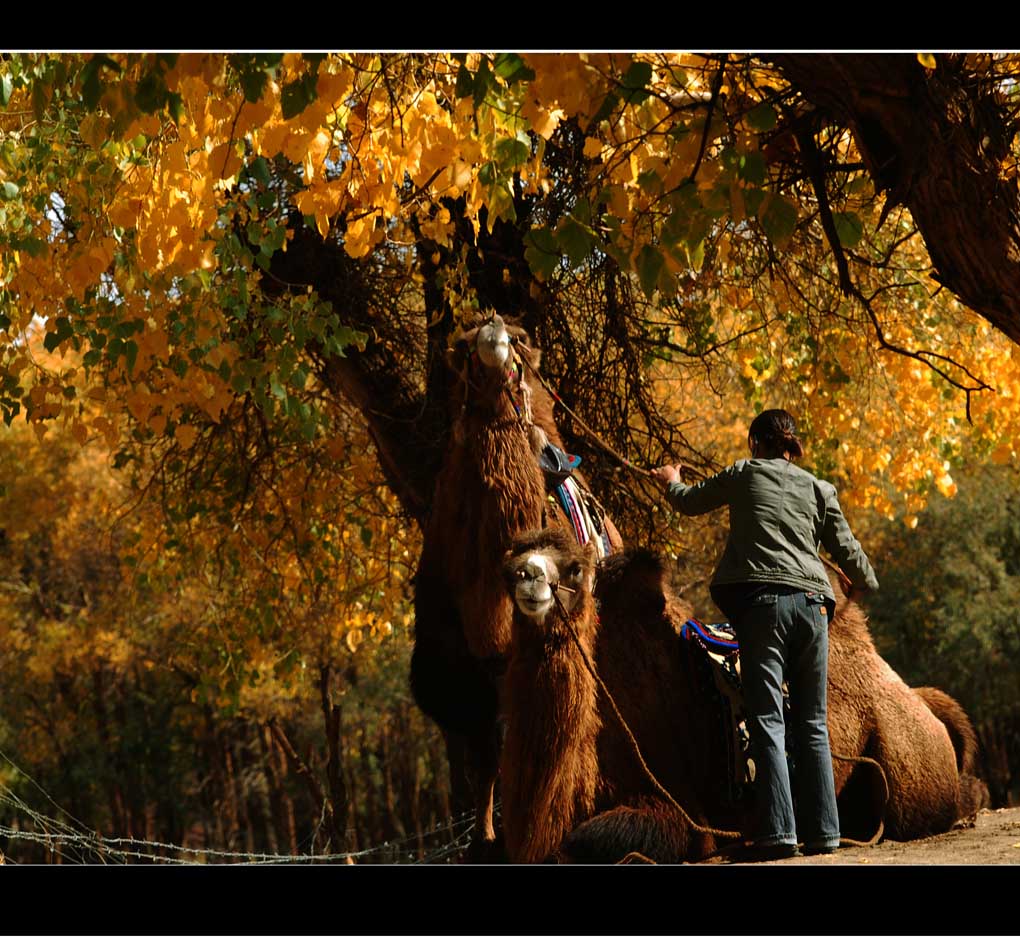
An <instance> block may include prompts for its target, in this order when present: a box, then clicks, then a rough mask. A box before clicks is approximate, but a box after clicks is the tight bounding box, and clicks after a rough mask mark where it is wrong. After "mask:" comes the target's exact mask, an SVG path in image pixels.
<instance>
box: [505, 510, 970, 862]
mask: <svg viewBox="0 0 1020 938" xmlns="http://www.w3.org/2000/svg"><path fill="white" fill-rule="evenodd" d="M594 572H595V564H594V557H593V555H592V552H591V551H590V550H585V549H583V548H580V547H579V546H578V545H577V544H576V543H574V542H573V541H571V540H570V539H569V538H567V537H564V536H563V534H562V533H561V532H558V531H556V530H548V531H535V532H530V533H528V534H527V535H524V536H522V537H520V538H518V539H517V540H516V541H515V542H514V545H513V548H512V550H511V551H510V552H509V553H508V555H507V558H506V560H505V562H504V568H503V573H504V582H505V584H506V586H507V589H508V591H509V592H510V593H511V595H513V596H514V599H515V613H514V619H513V627H512V644H511V653H510V662H509V666H508V670H507V676H506V688H505V691H506V713H507V731H506V739H505V742H504V747H503V756H502V764H501V778H502V786H503V825H504V832H505V839H506V848H507V852H508V854H509V857H510V859H511V860H513V861H514V862H540V861H543V860H546V859H549V858H556V859H560V860H565V861H575V862H614V861H618V860H620V859H622V858H624V857H625V856H626V855H627V854H629V853H632V852H636V853H639V854H641V855H643V856H644V857H647V858H649V859H651V860H654V861H656V862H679V861H697V860H700V859H704V858H705V857H707V856H708V855H710V854H712V853H713V852H715V851H716V850H717V849H718V848H719V847H722V846H725V845H726V844H727V843H729V842H732V841H733V840H735V839H738V838H739V837H740V836H741V834H740V832H741V831H743V830H746V829H747V828H748V827H749V821H750V818H749V817H748V816H747V813H748V812H747V808H746V807H745V806H743V805H740V804H735V803H732V802H730V801H729V800H728V797H727V795H726V785H725V780H726V773H727V772H728V762H727V752H726V747H727V746H728V745H729V743H728V741H727V740H725V739H724V738H723V735H722V734H721V733H720V732H719V730H718V728H717V725H716V724H715V721H714V720H713V719H712V716H713V714H712V707H713V706H714V702H713V701H711V700H708V699H705V698H703V697H700V696H697V695H696V693H695V690H694V682H693V681H692V680H691V673H692V671H691V669H692V667H693V664H694V662H693V661H692V659H691V655H693V654H700V652H698V651H695V650H693V644H692V643H690V642H685V641H683V640H682V639H680V638H679V637H678V630H679V628H680V626H682V624H683V623H684V622H686V621H687V619H688V613H689V610H688V609H687V608H686V607H685V606H684V604H683V603H682V602H681V601H680V600H679V599H678V598H677V597H675V596H674V595H673V594H672V593H671V591H670V590H669V589H668V587H666V586H665V584H664V582H663V580H664V571H663V567H662V564H661V562H660V561H659V559H658V558H657V557H655V556H654V555H652V554H651V553H649V552H647V551H636V552H631V553H628V554H620V555H616V556H613V557H610V558H608V559H607V560H606V561H605V562H604V563H603V564H602V566H601V568H600V569H599V573H598V577H599V582H598V587H597V588H596V589H595V592H594V595H593V593H592V586H593V577H594ZM596 604H597V605H598V612H597V613H596V611H595V610H596ZM575 635H576V640H575V637H574V636H575ZM589 664H590V665H591V670H590V669H589ZM596 675H598V678H599V679H601V682H602V683H603V684H604V688H600V686H599V683H598V680H597V679H596ZM926 700H927V701H930V702H932V704H933V708H934V712H933V709H932V708H929V706H928V705H926ZM936 712H938V713H940V714H941V715H944V717H945V719H947V720H950V721H951V722H952V732H953V734H954V736H955V737H956V738H958V739H959V740H960V741H961V742H960V744H961V750H960V753H959V754H958V753H957V751H956V750H955V749H954V746H953V742H952V740H951V737H950V731H949V730H947V725H946V724H944V723H943V722H942V721H941V720H940V719H938V718H937V717H936V715H935V713H936ZM617 714H619V717H622V719H623V721H625V723H626V725H627V727H628V729H627V730H624V729H623V727H622V725H621V722H620V719H618V715H617ZM829 732H830V737H831V740H832V750H833V753H834V756H836V755H843V756H845V757H850V758H853V759H857V758H858V757H860V756H869V757H871V758H873V759H874V760H876V761H877V762H878V764H879V765H880V766H881V768H882V770H883V772H884V780H885V786H886V787H887V790H888V795H887V798H886V797H883V795H884V789H882V788H881V787H880V785H881V782H880V780H879V778H878V773H877V772H876V770H875V769H874V768H873V767H872V766H869V765H867V764H864V765H861V764H860V763H859V762H850V761H842V760H839V759H837V760H836V761H835V762H834V770H835V772H834V774H835V780H836V790H837V794H838V795H839V807H840V820H841V825H842V826H843V829H844V835H847V834H851V833H852V834H855V835H856V834H859V833H871V832H873V831H874V829H875V826H876V824H877V823H878V819H879V816H881V815H877V814H876V812H882V814H883V815H884V823H885V832H886V834H887V835H888V836H890V837H892V838H894V839H899V840H909V839H913V838H917V837H924V836H928V835H930V834H934V833H938V832H941V831H945V830H948V829H949V828H950V827H951V826H952V824H953V823H954V822H955V821H956V820H957V819H959V818H961V817H963V816H965V815H967V814H969V813H972V812H973V811H974V810H976V806H975V805H974V804H973V799H972V788H971V786H970V785H969V783H968V784H965V785H963V786H961V778H964V779H970V778H971V776H970V775H969V774H966V773H962V772H961V771H960V770H958V763H959V765H960V767H961V769H962V768H964V767H971V766H972V765H973V750H972V749H971V748H968V747H969V746H970V743H968V742H966V741H967V740H970V741H973V739H974V736H973V730H972V729H971V727H970V723H969V720H967V718H966V715H965V714H964V713H963V711H962V709H960V708H959V706H958V705H957V704H956V702H955V701H953V700H952V698H951V697H949V696H948V695H945V694H943V693H942V692H941V691H937V690H934V689H925V690H922V691H921V692H915V691H913V690H911V689H910V688H908V687H907V685H906V684H904V683H903V681H901V680H900V678H899V677H898V676H897V675H896V674H895V672H893V671H892V669H891V668H890V667H889V666H888V665H887V664H886V663H885V661H883V660H882V658H881V657H880V656H879V655H878V653H877V652H876V651H875V648H874V645H873V644H872V641H871V638H870V636H869V634H868V630H867V625H866V620H865V617H864V615H863V613H862V612H861V610H860V609H859V608H858V607H857V606H856V605H854V604H853V603H852V602H849V601H847V600H846V599H845V598H842V597H841V599H840V602H839V604H838V606H837V612H836V615H835V616H834V617H833V621H832V624H831V625H830V659H829ZM639 753H640V755H639ZM968 760H969V761H968ZM883 801H884V802H885V803H884V805H883ZM861 825H864V828H863V831H859V830H858V829H857V828H858V827H860V826H861Z"/></svg>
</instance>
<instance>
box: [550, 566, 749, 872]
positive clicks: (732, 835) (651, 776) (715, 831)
mask: <svg viewBox="0 0 1020 938" xmlns="http://www.w3.org/2000/svg"><path fill="white" fill-rule="evenodd" d="M560 589H563V590H567V591H568V592H573V590H571V589H570V588H569V587H567V586H560V585H559V584H557V585H556V587H555V588H554V591H553V599H554V600H555V602H556V608H557V610H558V611H559V614H560V617H561V618H562V619H563V622H564V624H565V625H566V626H567V631H568V632H569V633H570V637H571V638H572V639H573V640H574V644H575V645H576V646H577V650H578V651H579V652H580V653H581V660H582V661H583V662H584V666H585V667H586V668H587V669H588V673H589V674H590V675H591V676H592V677H593V678H594V679H595V683H596V684H598V686H599V688H600V689H601V690H602V693H604V694H605V695H606V700H608V701H609V705H610V706H611V707H612V708H613V713H614V714H616V719H617V720H618V721H619V723H620V726H621V727H622V728H623V732H624V734H625V735H626V736H627V739H628V741H629V742H630V745H631V748H632V749H633V750H634V755H636V756H637V760H638V762H639V763H640V764H641V768H642V770H643V771H644V773H645V775H646V776H647V777H648V780H649V781H650V782H651V783H652V787H654V788H655V790H656V791H657V792H659V794H661V795H662V796H663V797H664V798H665V799H666V800H667V801H668V802H669V803H670V804H671V805H672V806H673V807H674V808H676V810H677V811H678V812H679V813H680V816H681V817H682V818H683V819H684V820H685V821H686V822H687V823H688V824H689V825H690V826H691V827H692V828H694V830H696V831H699V832H700V833H702V834H711V835H712V836H713V837H725V838H728V839H738V838H742V837H743V836H744V835H743V833H742V832H741V831H726V830H720V829H719V828H716V827H704V826H702V825H701V824H698V823H697V822H696V821H695V820H694V819H693V818H692V817H691V816H690V815H689V814H688V813H687V812H686V811H685V810H684V809H683V807H682V806H681V805H680V804H679V803H678V802H677V800H676V799H675V798H674V797H673V796H672V795H671V794H670V793H669V792H668V791H667V790H666V789H665V788H664V787H663V785H662V783H661V782H660V781H659V780H658V779H657V778H656V777H655V773H654V772H652V770H651V769H650V768H649V767H648V763H647V762H645V759H644V756H642V755H641V747H640V746H638V743H637V740H636V739H635V738H634V734H633V733H632V732H631V731H630V727H629V726H628V725H627V721H626V720H625V719H624V718H623V714H622V713H620V708H619V707H617V706H616V701H615V700H614V699H613V695H612V694H611V693H610V692H609V688H608V687H606V685H605V682H604V681H603V680H602V678H601V677H599V675H598V673H597V672H596V671H595V668H594V666H593V665H592V663H591V661H590V660H589V658H588V654H587V652H585V650H584V646H583V645H582V644H581V640H580V638H578V636H577V632H576V631H574V626H573V625H572V624H571V622H570V617H569V616H568V615H567V611H566V610H565V609H564V608H563V604H562V603H561V602H560V597H559V596H558V595H557V594H556V592H555V591H556V590H560ZM628 856H630V854H628ZM637 856H638V857H640V856H641V855H640V854H637ZM624 859H625V860H626V859H627V858H626V857H625V858H624Z"/></svg>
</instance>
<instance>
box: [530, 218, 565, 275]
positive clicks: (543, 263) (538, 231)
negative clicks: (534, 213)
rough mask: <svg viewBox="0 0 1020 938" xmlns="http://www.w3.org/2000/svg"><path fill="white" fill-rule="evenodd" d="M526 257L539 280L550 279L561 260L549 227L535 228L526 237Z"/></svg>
mask: <svg viewBox="0 0 1020 938" xmlns="http://www.w3.org/2000/svg"><path fill="white" fill-rule="evenodd" d="M524 244H525V248H524V259H525V260H526V261H527V262H528V266H529V267H530V268H531V272H532V273H533V274H534V275H535V276H536V277H538V279H539V280H548V279H549V278H550V277H551V276H552V275H553V272H554V271H555V270H556V267H557V266H558V265H559V262H560V251H559V247H558V246H557V243H556V239H555V238H554V237H553V233H552V232H551V231H550V230H549V229H548V228H533V229H532V230H531V231H529V232H528V233H527V235H525V237H524Z"/></svg>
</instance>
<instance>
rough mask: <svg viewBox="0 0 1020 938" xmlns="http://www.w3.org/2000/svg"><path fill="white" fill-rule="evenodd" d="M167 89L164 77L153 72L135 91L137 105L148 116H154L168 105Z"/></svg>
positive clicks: (146, 76) (139, 83)
mask: <svg viewBox="0 0 1020 938" xmlns="http://www.w3.org/2000/svg"><path fill="white" fill-rule="evenodd" d="M166 96H167V87H166V81H165V80H164V79H163V76H162V75H161V74H159V73H158V72H156V71H151V72H149V73H148V74H147V75H145V77H144V78H142V80H141V81H140V82H138V86H137V88H136V89H135V103H136V104H137V105H138V107H139V108H141V110H142V111H143V112H144V113H146V114H153V113H155V112H156V111H158V110H160V109H161V108H162V107H163V105H164V104H165V103H166Z"/></svg>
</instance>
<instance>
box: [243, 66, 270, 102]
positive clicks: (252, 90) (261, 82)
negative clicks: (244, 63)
mask: <svg viewBox="0 0 1020 938" xmlns="http://www.w3.org/2000/svg"><path fill="white" fill-rule="evenodd" d="M267 81H269V75H268V74H266V72H264V71H263V70H262V69H257V70H253V69H245V71H243V72H241V88H242V89H243V90H244V100H245V101H250V102H252V103H253V104H254V103H255V102H256V101H258V100H259V98H261V97H262V92H263V91H265V89H266V82H267Z"/></svg>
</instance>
